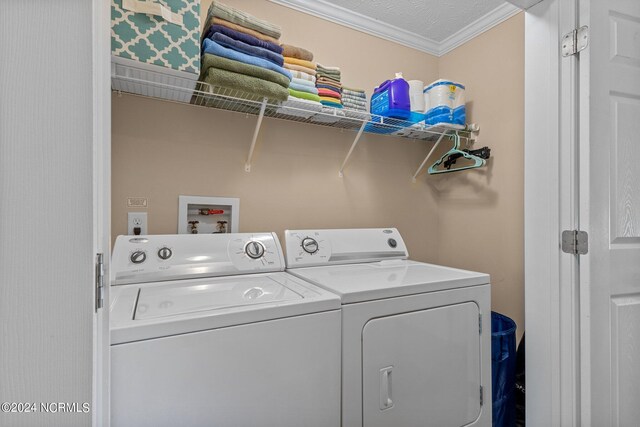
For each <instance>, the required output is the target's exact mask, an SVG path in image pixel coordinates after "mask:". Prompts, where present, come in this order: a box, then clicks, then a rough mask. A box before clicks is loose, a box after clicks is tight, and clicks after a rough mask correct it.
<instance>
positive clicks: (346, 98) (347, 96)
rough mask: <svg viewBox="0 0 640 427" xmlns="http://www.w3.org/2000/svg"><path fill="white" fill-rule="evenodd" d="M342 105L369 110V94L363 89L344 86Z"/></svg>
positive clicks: (359, 109)
mask: <svg viewBox="0 0 640 427" xmlns="http://www.w3.org/2000/svg"><path fill="white" fill-rule="evenodd" d="M342 105H344V107H345V108H349V109H351V110H357V111H364V112H366V111H367V95H366V94H365V92H364V90H362V89H353V88H349V87H346V86H343V87H342Z"/></svg>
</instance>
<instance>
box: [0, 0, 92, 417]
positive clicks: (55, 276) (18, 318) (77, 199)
mask: <svg viewBox="0 0 640 427" xmlns="http://www.w3.org/2000/svg"><path fill="white" fill-rule="evenodd" d="M91 22H92V21H91V2H90V1H87V0H62V1H49V0H25V1H4V0H3V1H2V2H1V3H0V46H1V47H0V58H1V59H0V402H36V403H40V402H45V403H47V402H49V403H50V402H65V403H67V402H68V403H72V402H77V403H79V404H80V405H81V404H82V403H84V402H88V403H91V374H92V368H91V366H92V292H93V289H92V276H93V273H92V272H93V270H92V268H93V253H92V252H93V251H92V239H93V223H92V209H93V201H92V197H93V194H92V74H91V71H92V70H91V65H92V63H91V59H92V57H91V54H92V53H91V43H92V40H91ZM38 409H40V408H38ZM90 423H91V414H90V413H89V414H74V413H71V414H69V413H57V414H48V415H47V414H42V413H30V414H15V413H1V412H0V425H2V426H35V425H48V426H76V425H78V426H79V425H90Z"/></svg>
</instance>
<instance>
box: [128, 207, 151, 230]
mask: <svg viewBox="0 0 640 427" xmlns="http://www.w3.org/2000/svg"><path fill="white" fill-rule="evenodd" d="M127 215H128V221H127V224H128V225H127V234H129V235H133V236H139V235H141V234H147V213H146V212H128V213H127Z"/></svg>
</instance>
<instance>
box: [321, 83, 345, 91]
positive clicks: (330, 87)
mask: <svg viewBox="0 0 640 427" xmlns="http://www.w3.org/2000/svg"><path fill="white" fill-rule="evenodd" d="M316 87H317V88H318V89H329V90H332V91H334V92H338V93H342V90H340V89H338V88H337V87H335V86H329V85H323V84H322V83H318V84H316Z"/></svg>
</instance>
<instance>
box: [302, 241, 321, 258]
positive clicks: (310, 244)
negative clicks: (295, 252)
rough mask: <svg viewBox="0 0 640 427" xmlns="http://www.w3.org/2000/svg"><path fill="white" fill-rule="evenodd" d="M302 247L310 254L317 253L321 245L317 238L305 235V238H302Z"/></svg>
mask: <svg viewBox="0 0 640 427" xmlns="http://www.w3.org/2000/svg"><path fill="white" fill-rule="evenodd" d="M302 249H304V251H305V252H306V253H308V254H315V253H316V252H318V249H320V247H319V246H318V242H317V241H316V239H313V238H311V237H305V238H304V239H302Z"/></svg>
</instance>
